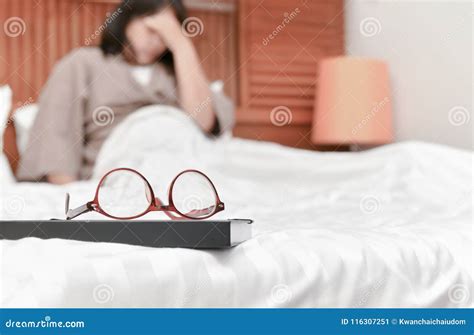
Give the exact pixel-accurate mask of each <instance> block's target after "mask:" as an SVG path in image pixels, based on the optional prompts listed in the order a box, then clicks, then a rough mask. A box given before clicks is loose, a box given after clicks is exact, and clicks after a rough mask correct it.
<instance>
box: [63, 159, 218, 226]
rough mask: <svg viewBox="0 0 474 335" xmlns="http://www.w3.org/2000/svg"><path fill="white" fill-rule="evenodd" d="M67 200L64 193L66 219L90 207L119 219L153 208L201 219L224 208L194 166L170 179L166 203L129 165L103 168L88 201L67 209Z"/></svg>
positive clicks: (132, 216) (131, 217)
mask: <svg viewBox="0 0 474 335" xmlns="http://www.w3.org/2000/svg"><path fill="white" fill-rule="evenodd" d="M69 201H70V196H69V193H68V194H66V220H70V219H73V218H75V217H77V216H79V215H82V214H84V213H87V212H91V211H95V212H98V213H101V214H102V215H105V216H107V217H109V218H112V219H119V220H130V219H135V218H138V217H140V216H143V215H145V214H147V213H149V212H153V211H163V212H165V214H166V215H168V216H169V217H170V218H171V219H173V220H177V219H183V218H186V219H194V220H201V219H206V218H209V217H211V216H213V215H214V214H216V213H218V212H220V211H222V210H224V203H223V202H222V201H221V200H220V199H219V196H218V195H217V191H216V188H215V187H214V184H213V183H212V182H211V180H210V179H209V178H208V177H207V176H206V175H205V174H204V173H202V172H200V171H197V170H185V171H183V172H181V173H179V174H178V175H177V176H176V177H175V178H174V179H173V181H172V182H171V184H170V187H169V189H168V203H169V204H168V205H164V204H163V202H162V201H161V200H160V199H159V198H157V197H155V194H154V192H153V189H152V188H151V185H150V183H149V182H148V180H146V178H145V177H144V176H143V175H142V174H141V173H139V172H138V171H135V170H133V169H129V168H118V169H114V170H111V171H109V172H107V173H106V174H105V175H104V176H103V177H102V179H101V180H100V182H99V185H98V186H97V189H96V192H95V197H94V199H93V200H92V201H89V202H87V203H86V204H84V205H82V206H79V207H77V208H75V209H69ZM173 213H175V214H173ZM176 214H177V215H176Z"/></svg>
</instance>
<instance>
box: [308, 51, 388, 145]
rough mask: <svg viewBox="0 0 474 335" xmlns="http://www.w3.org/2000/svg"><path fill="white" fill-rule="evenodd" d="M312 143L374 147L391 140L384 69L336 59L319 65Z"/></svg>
mask: <svg viewBox="0 0 474 335" xmlns="http://www.w3.org/2000/svg"><path fill="white" fill-rule="evenodd" d="M317 86H318V88H317V92H316V99H317V102H316V104H315V109H314V117H313V127H312V134H311V139H312V141H313V142H314V143H315V144H321V145H337V144H361V145H377V144H384V143H389V142H391V141H392V140H393V129H392V104H391V97H390V85H389V76H388V68H387V65H386V64H385V63H384V62H382V61H379V60H374V59H365V58H357V57H335V58H327V59H323V60H321V62H320V63H319V83H318V85H317Z"/></svg>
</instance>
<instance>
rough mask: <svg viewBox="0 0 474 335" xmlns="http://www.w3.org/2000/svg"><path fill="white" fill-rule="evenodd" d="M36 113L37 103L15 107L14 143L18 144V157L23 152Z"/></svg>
mask: <svg viewBox="0 0 474 335" xmlns="http://www.w3.org/2000/svg"><path fill="white" fill-rule="evenodd" d="M36 114H38V105H37V104H27V105H25V106H22V107H20V108H18V109H16V110H15V112H14V113H13V119H14V120H15V130H16V145H17V146H18V151H19V153H20V157H21V155H22V154H23V152H25V149H26V146H27V144H28V135H29V132H30V129H31V127H32V126H33V122H34V121H35V118H36Z"/></svg>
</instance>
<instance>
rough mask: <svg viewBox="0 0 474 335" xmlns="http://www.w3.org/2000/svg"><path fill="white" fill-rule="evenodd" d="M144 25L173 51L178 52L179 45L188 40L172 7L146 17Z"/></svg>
mask: <svg viewBox="0 0 474 335" xmlns="http://www.w3.org/2000/svg"><path fill="white" fill-rule="evenodd" d="M144 23H145V25H146V26H147V27H148V28H150V29H152V30H154V31H155V32H157V33H158V34H159V35H160V37H161V38H162V39H163V41H164V43H165V44H166V46H167V47H168V48H169V49H170V50H171V51H174V50H176V49H177V47H178V45H179V44H180V43H181V42H182V41H183V40H185V39H186V36H185V35H183V33H182V30H181V24H180V23H179V21H178V18H177V17H176V15H175V13H174V11H173V9H172V8H170V7H166V8H165V9H163V10H161V11H160V12H158V13H157V14H154V15H151V16H149V17H146V18H145V19H144Z"/></svg>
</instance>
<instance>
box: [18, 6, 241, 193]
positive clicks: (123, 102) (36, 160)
mask: <svg viewBox="0 0 474 335" xmlns="http://www.w3.org/2000/svg"><path fill="white" fill-rule="evenodd" d="M115 14H116V15H114V19H113V20H111V19H109V20H108V21H110V22H106V23H104V25H103V27H104V31H103V34H102V40H101V43H100V47H84V48H79V49H76V50H74V51H72V52H71V53H70V54H69V55H67V56H66V57H64V58H63V59H62V60H61V61H60V62H59V63H58V64H57V65H56V66H55V68H54V70H53V72H52V74H51V76H50V78H49V79H48V82H47V84H46V86H45V87H44V89H43V91H42V92H41V96H40V99H39V112H38V115H37V117H36V120H35V123H34V126H33V128H32V130H31V132H30V135H29V141H28V146H27V149H26V151H25V152H24V154H23V155H22V158H21V162H20V167H19V171H18V178H19V179H20V180H40V181H48V182H51V183H55V184H64V183H69V182H73V181H76V180H80V179H87V178H89V177H90V176H91V174H92V169H93V167H94V163H95V160H96V157H97V155H98V153H99V150H100V148H101V146H102V144H103V142H104V140H105V139H106V138H107V136H108V135H109V134H110V132H111V131H112V129H113V128H114V127H115V126H116V125H117V124H118V123H120V121H121V120H123V119H124V118H125V117H126V116H127V115H129V114H131V113H133V112H134V111H135V110H137V109H138V108H140V107H143V106H147V105H152V104H165V105H172V106H176V107H179V108H180V109H181V110H182V111H183V112H184V113H187V114H188V115H189V116H190V117H191V118H192V119H193V120H194V121H195V122H196V124H197V125H198V126H199V127H200V129H201V130H202V131H203V132H205V133H207V134H209V135H219V134H220V133H222V132H223V131H224V130H226V129H230V128H231V127H232V125H233V106H232V103H231V102H230V101H229V100H228V99H227V98H226V97H225V96H223V95H222V94H220V93H216V92H213V91H211V90H210V88H209V83H208V81H207V79H206V76H205V75H204V71H203V69H202V66H201V64H200V61H199V58H198V55H197V53H196V50H195V48H194V46H193V44H192V42H191V40H190V39H189V38H188V37H187V36H186V34H183V30H182V23H183V21H184V20H185V18H186V15H185V9H184V7H183V5H182V3H181V1H177V0H125V1H123V3H122V4H120V5H119V6H118V8H117V10H116V12H115ZM176 136H179V134H176Z"/></svg>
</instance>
